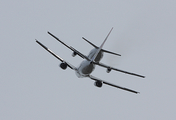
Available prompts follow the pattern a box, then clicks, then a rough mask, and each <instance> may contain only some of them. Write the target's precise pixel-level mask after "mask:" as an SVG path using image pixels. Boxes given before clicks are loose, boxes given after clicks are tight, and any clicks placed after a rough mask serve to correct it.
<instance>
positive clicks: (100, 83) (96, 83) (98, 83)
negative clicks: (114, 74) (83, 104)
mask: <svg viewBox="0 0 176 120" xmlns="http://www.w3.org/2000/svg"><path fill="white" fill-rule="evenodd" d="M94 85H95V86H97V87H99V88H100V87H102V85H103V83H102V82H101V81H96V82H95V83H94Z"/></svg>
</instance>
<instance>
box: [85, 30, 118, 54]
mask: <svg viewBox="0 0 176 120" xmlns="http://www.w3.org/2000/svg"><path fill="white" fill-rule="evenodd" d="M112 29H113V28H112ZM112 29H111V31H112ZM111 31H110V32H111ZM109 34H110V33H109ZM109 34H108V36H109ZM108 36H107V37H108ZM107 37H106V39H107ZM82 39H84V40H85V41H86V42H88V43H89V44H91V45H92V46H93V47H94V48H96V49H99V47H98V46H96V45H95V44H93V43H92V42H90V41H88V40H87V39H86V38H84V37H82ZM106 39H105V40H106ZM101 51H102V52H106V53H110V54H113V55H118V56H121V55H120V54H117V53H114V52H111V51H108V50H105V49H101Z"/></svg>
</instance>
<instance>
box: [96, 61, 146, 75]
mask: <svg viewBox="0 0 176 120" xmlns="http://www.w3.org/2000/svg"><path fill="white" fill-rule="evenodd" d="M94 64H96V65H99V66H101V67H105V68H107V70H109V72H110V71H111V70H115V71H118V72H122V73H126V74H129V75H134V76H137V77H142V78H145V76H142V75H139V74H136V73H131V72H127V71H124V70H120V69H117V68H114V67H111V66H108V65H105V64H103V63H100V62H99V63H97V62H94Z"/></svg>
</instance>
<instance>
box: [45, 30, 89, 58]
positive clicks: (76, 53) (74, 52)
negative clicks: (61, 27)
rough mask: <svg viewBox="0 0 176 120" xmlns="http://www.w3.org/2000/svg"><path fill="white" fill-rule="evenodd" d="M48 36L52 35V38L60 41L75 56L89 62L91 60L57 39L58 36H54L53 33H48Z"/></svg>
mask: <svg viewBox="0 0 176 120" xmlns="http://www.w3.org/2000/svg"><path fill="white" fill-rule="evenodd" d="M48 34H49V35H51V36H52V37H54V38H55V39H56V40H57V41H59V42H60V43H62V44H63V45H65V46H66V47H67V48H69V49H70V50H72V51H73V55H79V56H80V57H82V58H83V59H87V60H89V58H88V57H87V56H86V55H84V54H82V53H81V52H79V51H78V50H76V49H75V48H73V47H72V46H69V45H68V44H66V43H64V42H63V41H61V40H60V39H59V38H57V37H56V36H54V35H53V34H52V33H50V32H48Z"/></svg>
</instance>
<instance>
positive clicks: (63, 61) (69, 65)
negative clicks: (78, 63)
mask: <svg viewBox="0 0 176 120" xmlns="http://www.w3.org/2000/svg"><path fill="white" fill-rule="evenodd" d="M36 42H37V43H38V44H39V45H40V46H42V47H43V48H44V49H45V50H47V51H48V52H49V53H50V54H52V55H53V56H54V57H56V58H57V59H59V60H60V61H61V62H62V63H64V64H65V65H67V66H68V67H70V68H71V69H73V70H76V69H77V68H76V67H75V66H73V65H72V64H70V63H68V62H66V61H65V60H64V59H62V58H61V57H59V56H58V55H56V54H55V53H54V52H52V51H51V50H50V49H49V48H47V47H46V46H44V45H43V44H42V43H41V42H39V41H38V40H36Z"/></svg>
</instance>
